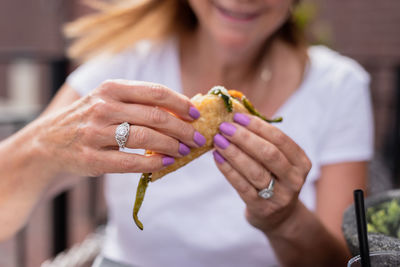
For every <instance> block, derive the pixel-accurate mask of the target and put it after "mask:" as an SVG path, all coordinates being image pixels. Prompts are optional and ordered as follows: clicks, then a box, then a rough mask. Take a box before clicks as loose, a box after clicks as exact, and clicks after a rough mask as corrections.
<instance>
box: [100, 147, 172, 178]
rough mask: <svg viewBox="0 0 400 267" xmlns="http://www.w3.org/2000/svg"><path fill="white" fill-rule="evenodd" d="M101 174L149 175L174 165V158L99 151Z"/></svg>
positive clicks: (159, 155)
mask: <svg viewBox="0 0 400 267" xmlns="http://www.w3.org/2000/svg"><path fill="white" fill-rule="evenodd" d="M99 155H100V158H104V159H107V161H106V162H104V161H100V163H101V166H99V168H100V169H102V170H103V173H151V172H156V171H159V170H161V169H163V168H165V167H166V166H168V165H171V164H172V163H174V158H172V157H168V156H164V155H161V154H150V155H140V154H134V153H126V152H122V151H117V150H108V151H101V152H100V154H99Z"/></svg>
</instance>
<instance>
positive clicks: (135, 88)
mask: <svg viewBox="0 0 400 267" xmlns="http://www.w3.org/2000/svg"><path fill="white" fill-rule="evenodd" d="M101 91H103V92H105V93H106V94H107V95H109V96H110V97H112V98H113V99H115V100H118V101H122V102H125V103H138V104H145V105H151V106H159V107H162V108H164V109H167V110H169V111H171V112H172V113H174V114H176V115H177V116H179V117H180V118H182V119H185V120H189V121H192V120H193V119H197V118H199V116H200V113H199V111H198V110H197V109H196V108H195V107H194V106H193V104H192V103H191V102H190V100H189V98H188V97H186V96H184V95H182V94H179V93H177V92H175V91H174V90H171V89H170V88H168V87H166V86H164V85H161V84H156V83H150V82H142V81H130V80H118V79H117V80H108V81H106V82H104V83H103V84H102V85H101Z"/></svg>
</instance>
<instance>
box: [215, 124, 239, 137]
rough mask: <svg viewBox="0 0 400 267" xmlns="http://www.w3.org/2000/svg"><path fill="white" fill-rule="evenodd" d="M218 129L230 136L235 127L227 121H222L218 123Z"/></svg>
mask: <svg viewBox="0 0 400 267" xmlns="http://www.w3.org/2000/svg"><path fill="white" fill-rule="evenodd" d="M219 130H220V131H221V132H222V133H224V134H226V135H229V136H232V135H233V134H234V133H235V132H236V127H235V126H233V125H232V124H231V123H229V122H223V123H221V124H220V125H219Z"/></svg>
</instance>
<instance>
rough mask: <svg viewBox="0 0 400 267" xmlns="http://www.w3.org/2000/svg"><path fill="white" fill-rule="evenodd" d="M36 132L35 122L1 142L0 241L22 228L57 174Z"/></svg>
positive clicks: (38, 126)
mask: <svg viewBox="0 0 400 267" xmlns="http://www.w3.org/2000/svg"><path fill="white" fill-rule="evenodd" d="M38 132H40V125H39V124H38V123H37V122H34V123H33V124H31V125H28V126H27V127H26V128H24V129H22V130H21V131H20V132H18V133H17V134H15V135H13V136H11V137H9V138H8V139H6V140H4V141H2V142H1V143H0V225H1V227H0V241H1V240H5V239H7V238H9V237H10V236H12V235H13V234H14V233H15V232H16V231H18V230H19V229H20V228H21V227H22V225H23V224H24V223H25V221H26V219H27V217H28V215H29V214H30V212H31V210H32V209H33V207H34V206H35V204H36V203H37V202H38V200H39V199H40V197H41V194H42V192H43V191H44V190H45V188H46V187H47V185H48V184H49V183H50V182H51V180H52V178H53V177H54V175H55V173H56V168H54V166H53V165H52V161H51V157H49V155H46V153H45V150H44V149H43V148H41V147H40V144H38V142H37V138H36V134H38Z"/></svg>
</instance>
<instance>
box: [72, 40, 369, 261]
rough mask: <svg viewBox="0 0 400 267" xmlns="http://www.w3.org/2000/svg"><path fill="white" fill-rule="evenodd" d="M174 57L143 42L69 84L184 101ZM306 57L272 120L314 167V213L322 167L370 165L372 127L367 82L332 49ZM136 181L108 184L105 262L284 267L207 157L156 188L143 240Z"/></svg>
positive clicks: (120, 177) (112, 177) (145, 210)
mask: <svg viewBox="0 0 400 267" xmlns="http://www.w3.org/2000/svg"><path fill="white" fill-rule="evenodd" d="M177 50H178V49H177V42H176V40H175V39H170V40H168V41H165V42H164V43H162V44H158V45H152V43H151V42H149V41H142V42H139V43H137V44H136V45H135V46H134V47H132V48H131V49H128V50H125V51H124V52H121V53H119V54H117V55H114V56H112V57H100V58H97V59H94V60H91V61H90V62H88V63H86V64H84V65H83V66H81V67H80V68H78V69H77V70H76V71H74V72H73V73H72V74H71V75H70V76H69V78H68V80H67V82H68V83H69V85H71V86H72V88H74V89H75V90H76V91H77V92H79V93H80V94H81V95H85V94H87V93H89V92H90V91H91V90H93V89H94V88H96V87H97V86H98V85H99V84H100V83H101V82H102V81H104V80H106V79H116V78H118V79H130V80H143V81H151V82H157V83H161V84H164V85H166V86H168V87H170V88H172V89H174V90H176V91H178V92H182V86H181V77H180V67H179V58H178V55H179V53H178V51H177ZM308 54H309V58H310V63H309V65H308V68H307V72H306V75H305V78H304V81H303V82H302V84H301V86H300V88H298V90H297V91H296V92H295V93H294V94H293V95H292V96H291V97H290V98H289V99H288V100H287V101H286V103H285V104H284V105H283V106H282V107H281V108H280V109H279V110H278V112H277V113H276V115H277V116H278V115H279V116H282V117H283V118H284V120H283V122H282V123H280V124H276V126H277V127H279V128H280V129H282V130H283V131H284V132H285V133H286V134H287V135H289V136H290V137H291V138H293V140H294V141H296V142H297V143H298V144H299V145H300V146H301V147H302V148H303V149H304V150H305V152H306V153H307V155H308V157H309V158H310V159H311V161H312V164H313V167H312V169H311V171H310V173H309V175H308V177H307V180H306V182H305V184H304V186H303V188H302V190H301V193H300V199H301V201H303V203H304V204H305V205H306V206H307V207H308V208H309V209H311V210H314V209H315V186H314V182H315V181H316V180H317V179H318V177H319V175H320V168H321V166H322V165H325V164H332V163H338V162H344V161H364V160H369V159H370V158H371V156H372V153H373V145H372V144H373V137H372V132H373V130H372V127H373V126H372V115H371V104H370V96H369V76H368V74H367V73H366V72H365V71H364V70H363V69H362V68H361V67H360V66H359V65H358V64H357V63H356V62H355V61H353V60H351V59H349V58H346V57H343V56H341V55H339V54H338V53H336V52H334V51H332V50H330V49H328V48H326V47H323V46H315V47H311V48H309V50H308ZM132 152H135V151H132ZM136 152H138V151H136ZM139 176H140V174H108V175H107V179H106V199H107V204H108V210H109V217H108V223H107V228H106V235H107V237H106V242H105V246H104V249H103V254H104V255H105V256H106V257H108V258H110V259H113V260H116V261H120V262H125V263H129V264H132V265H134V266H145V267H158V266H191V267H196V266H214V267H215V266H230V267H233V266H237V267H239V266H246V267H247V266H276V265H278V263H277V260H276V257H275V256H274V253H273V250H272V248H271V246H270V244H269V242H268V240H267V238H266V237H265V236H264V235H263V234H262V233H261V232H260V231H258V230H257V229H255V228H253V227H252V226H250V225H249V224H248V223H247V221H246V219H245V217H244V208H245V205H244V203H243V201H242V200H241V199H240V198H239V196H238V194H237V193H236V192H235V190H234V189H233V188H232V187H231V186H230V185H229V183H228V182H227V181H226V179H225V178H224V177H223V175H222V174H221V173H220V172H219V170H218V169H217V167H216V166H215V164H214V161H213V158H212V155H211V153H207V154H205V155H204V156H202V157H201V158H199V159H197V160H195V161H194V162H191V163H190V164H188V165H187V166H185V167H183V168H181V169H179V170H178V171H176V172H173V173H171V174H169V175H168V176H166V177H164V178H163V179H161V180H158V181H157V182H155V183H152V184H150V186H149V188H148V191H147V193H146V197H145V200H144V203H143V206H142V208H141V211H140V214H139V217H140V218H141V220H142V222H143V223H144V230H143V231H140V230H139V229H138V228H137V227H136V225H135V224H134V222H133V220H132V208H133V203H134V198H135V193H136V187H137V184H138V180H139ZM332 190H335V189H334V188H332Z"/></svg>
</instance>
